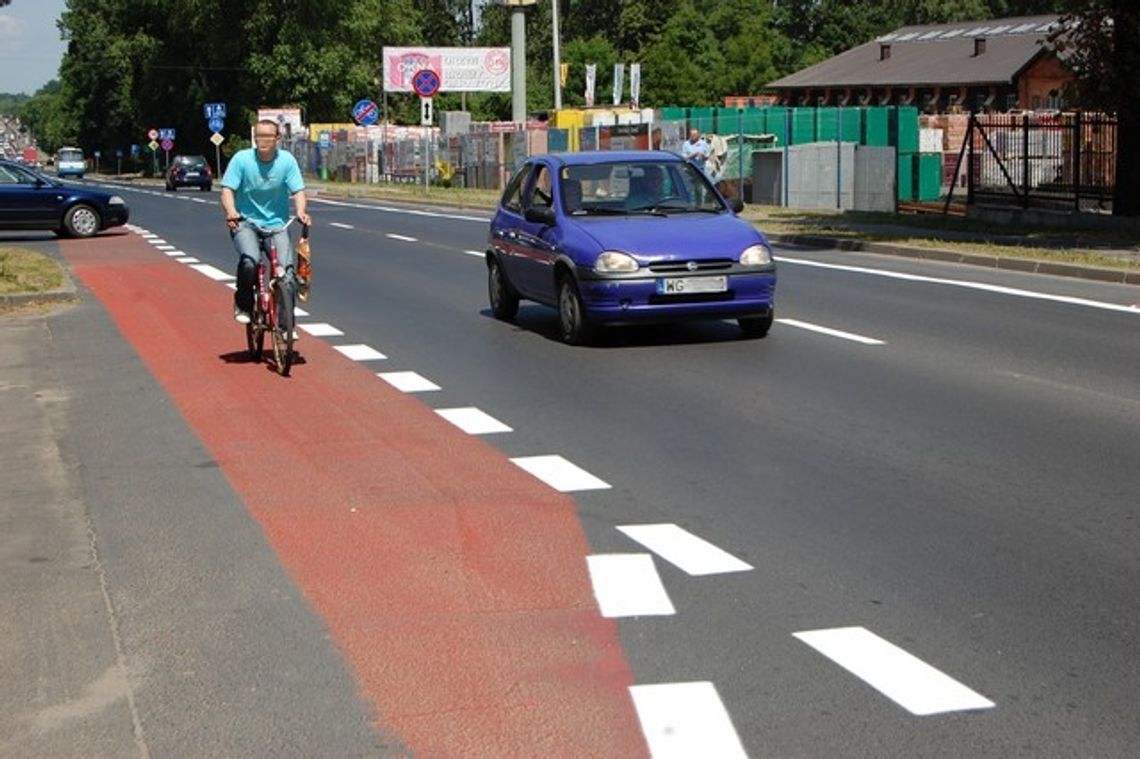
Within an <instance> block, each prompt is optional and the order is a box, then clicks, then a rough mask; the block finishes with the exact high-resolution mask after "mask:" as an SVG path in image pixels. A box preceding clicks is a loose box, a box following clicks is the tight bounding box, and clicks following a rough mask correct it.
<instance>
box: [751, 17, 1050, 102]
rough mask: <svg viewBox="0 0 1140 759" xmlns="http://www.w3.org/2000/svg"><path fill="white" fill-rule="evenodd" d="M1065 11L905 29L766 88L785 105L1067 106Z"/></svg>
mask: <svg viewBox="0 0 1140 759" xmlns="http://www.w3.org/2000/svg"><path fill="white" fill-rule="evenodd" d="M1059 23H1060V17H1059V16H1057V15H1048V16H1026V17H1019V18H1006V19H993V20H990V21H977V22H958V23H951V24H924V25H919V26H904V27H903V28H901V29H898V30H896V31H893V32H891V33H889V34H884V35H882V36H881V37H879V38H877V39H874V40H872V41H870V42H867V43H865V44H862V45H860V46H858V47H856V48H852V49H851V50H848V51H846V52H844V53H840V54H839V55H837V56H835V57H833V58H829V59H827V60H825V61H821V62H820V63H817V64H815V65H814V66H809V67H808V68H806V69H803V70H802V71H797V72H796V73H794V74H791V75H789V76H785V77H783V78H782V79H777V80H776V81H774V82H771V83H770V84H769V85H768V86H767V87H766V88H765V90H766V91H768V92H771V93H774V94H775V95H776V97H777V98H778V99H779V101H780V103H782V104H784V105H803V106H818V105H839V106H860V105H862V106H871V105H913V106H916V107H918V108H920V109H921V110H923V111H926V112H928V113H936V112H947V111H950V112H953V111H957V110H973V111H1010V110H1042V109H1059V108H1061V106H1062V104H1063V103H1062V90H1063V88H1064V85H1065V83H1066V82H1068V81H1069V80H1070V79H1071V78H1072V74H1071V73H1070V72H1069V71H1068V69H1066V67H1065V65H1064V64H1063V62H1062V61H1061V60H1060V59H1059V57H1058V55H1057V53H1056V52H1055V51H1053V50H1051V49H1050V48H1049V47H1048V46H1047V45H1046V40H1047V38H1048V36H1049V34H1050V32H1052V31H1053V30H1054V29H1056V28H1057V26H1058V24H1059Z"/></svg>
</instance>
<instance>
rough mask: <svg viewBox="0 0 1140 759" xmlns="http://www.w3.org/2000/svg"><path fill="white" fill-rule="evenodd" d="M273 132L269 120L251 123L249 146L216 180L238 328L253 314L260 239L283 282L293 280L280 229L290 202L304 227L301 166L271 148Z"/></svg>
mask: <svg viewBox="0 0 1140 759" xmlns="http://www.w3.org/2000/svg"><path fill="white" fill-rule="evenodd" d="M278 133H279V130H278V126H277V124H276V123H275V122H273V121H270V120H262V121H259V122H257V124H256V125H255V126H254V128H253V141H254V146H253V147H252V148H246V149H245V150H239V151H238V152H237V153H235V154H234V157H233V158H232V159H230V164H229V166H227V167H226V173H225V175H224V176H223V177H222V213H223V214H225V217H226V226H227V227H229V230H230V237H232V238H233V241H234V248H235V249H237V253H238V265H237V292H235V293H234V319H235V320H237V321H238V322H239V323H241V324H249V322H250V313H251V312H252V311H253V288H254V282H255V280H256V278H257V262H258V260H259V258H260V256H261V238H262V237H263V236H264V235H266V234H269V235H271V236H272V237H273V244H274V246H275V247H276V248H277V256H278V262H279V263H280V264H281V266H282V267H284V269H285V277H286V280H289V281H291V280H292V279H293V271H294V268H293V246H292V245H291V244H290V242H289V231H288V229H287V228H286V223H287V222H288V219H289V199H290V198H292V199H293V207H294V210H295V215H296V217H297V220H298V221H300V222H301V223H302V224H304V225H305V226H308V225H309V223H310V219H309V213H308V201H307V199H306V198H305V180H304V179H303V178H302V177H301V168H300V167H299V166H298V165H297V159H295V158H294V157H293V155H292V154H291V153H290V152H289V151H287V150H279V149H278V148H277V137H278Z"/></svg>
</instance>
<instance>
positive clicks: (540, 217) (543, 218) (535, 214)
mask: <svg viewBox="0 0 1140 759" xmlns="http://www.w3.org/2000/svg"><path fill="white" fill-rule="evenodd" d="M523 216H525V217H526V220H527V221H529V222H531V223H532V224H545V225H546V226H548V227H549V226H553V225H554V209H553V208H550V207H548V206H528V207H527V209H526V212H525V213H524V214H523Z"/></svg>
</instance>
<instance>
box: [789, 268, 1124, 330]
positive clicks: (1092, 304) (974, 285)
mask: <svg viewBox="0 0 1140 759" xmlns="http://www.w3.org/2000/svg"><path fill="white" fill-rule="evenodd" d="M776 261H778V262H780V263H788V264H798V265H800V266H814V267H816V268H818V269H834V270H836V271H849V272H854V273H856V274H870V275H872V276H876V277H887V278H889V279H902V280H906V281H908V282H925V283H928V284H932V285H947V286H949V287H963V288H966V289H967V290H981V291H983V292H991V293H997V294H999V295H1012V296H1015V297H1018V298H1031V299H1033V300H1048V301H1053V302H1055V303H1067V304H1069V305H1073V306H1087V307H1088V308H1099V309H1102V310H1105V311H1121V312H1124V313H1130V314H1140V306H1137V305H1135V304H1133V305H1129V306H1122V305H1120V304H1118V303H1106V302H1103V301H1099V300H1089V299H1087V298H1074V297H1071V296H1068V295H1051V294H1049V293H1039V292H1034V291H1033V290H1022V289H1021V288H1017V287H1004V286H1002V285H991V284H987V283H985V282H972V281H969V280H958V279H945V278H943V277H924V276H922V275H921V274H905V273H903V272H898V271H883V270H881V269H869V268H866V267H863V266H844V265H841V264H827V263H823V262H822V261H809V260H806V259H801V258H786V257H784V256H777V257H776ZM777 321H779V320H777Z"/></svg>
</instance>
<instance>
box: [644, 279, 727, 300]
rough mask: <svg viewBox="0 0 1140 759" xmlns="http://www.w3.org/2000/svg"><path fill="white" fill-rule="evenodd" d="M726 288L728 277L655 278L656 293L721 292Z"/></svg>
mask: <svg viewBox="0 0 1140 759" xmlns="http://www.w3.org/2000/svg"><path fill="white" fill-rule="evenodd" d="M727 289H728V277H726V276H723V275H721V276H719V277H662V278H661V279H658V280H657V294H658V295H688V294H691V293H722V292H724V291H725V290H727Z"/></svg>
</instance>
